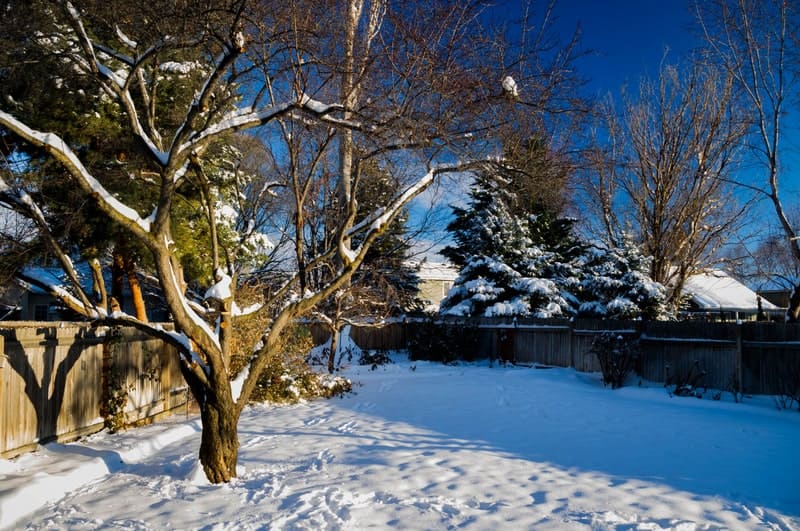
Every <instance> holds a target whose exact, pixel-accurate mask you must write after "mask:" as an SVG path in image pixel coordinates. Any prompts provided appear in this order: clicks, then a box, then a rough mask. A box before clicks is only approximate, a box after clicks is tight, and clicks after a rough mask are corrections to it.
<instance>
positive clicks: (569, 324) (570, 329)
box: [567, 317, 583, 371]
mask: <svg viewBox="0 0 800 531" xmlns="http://www.w3.org/2000/svg"><path fill="white" fill-rule="evenodd" d="M574 333H575V320H574V319H573V318H572V317H570V318H569V321H568V322H567V350H569V363H570V366H571V367H572V368H573V369H576V370H579V371H583V367H580V368H579V367H578V365H577V364H576V363H575V351H574V350H573V349H572V334H574Z"/></svg>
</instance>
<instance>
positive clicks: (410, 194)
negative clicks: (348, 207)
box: [347, 161, 485, 237]
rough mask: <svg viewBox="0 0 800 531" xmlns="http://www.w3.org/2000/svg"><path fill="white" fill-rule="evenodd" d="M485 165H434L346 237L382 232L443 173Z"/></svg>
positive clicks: (476, 163)
mask: <svg viewBox="0 0 800 531" xmlns="http://www.w3.org/2000/svg"><path fill="white" fill-rule="evenodd" d="M484 164H485V161H480V162H468V163H460V164H442V165H436V166H434V167H432V168H430V169H429V170H428V172H427V173H426V174H425V175H424V176H422V177H421V178H420V179H419V180H418V181H416V182H415V183H414V184H412V185H411V186H409V187H408V188H406V189H405V190H404V191H403V192H402V193H401V194H400V195H398V196H397V197H395V198H394V199H393V200H392V201H391V202H390V203H389V204H388V205H386V206H385V207H380V208H378V209H376V210H374V211H373V212H372V213H371V214H370V215H368V216H367V217H365V218H364V219H363V220H361V222H359V223H357V224H356V225H354V226H353V227H351V228H350V229H349V230H348V231H347V236H348V237H352V236H354V235H355V234H357V233H359V232H361V231H363V230H365V229H367V234H368V235H369V233H372V232H379V231H382V230H383V228H384V227H385V226H386V225H387V224H388V223H390V222H391V221H392V219H394V217H395V216H396V215H397V213H398V212H400V210H401V209H402V208H403V207H404V206H406V205H407V204H408V203H409V202H410V201H411V200H412V199H414V198H415V197H416V196H418V195H419V194H421V193H422V192H424V191H425V189H426V188H428V187H429V186H430V185H431V183H433V181H434V179H436V177H437V176H439V175H441V174H443V173H455V172H460V171H467V170H470V169H473V168H476V167H478V166H482V165H484Z"/></svg>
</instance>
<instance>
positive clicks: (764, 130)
mask: <svg viewBox="0 0 800 531" xmlns="http://www.w3.org/2000/svg"><path fill="white" fill-rule="evenodd" d="M696 12H697V17H698V20H699V22H700V25H701V28H702V30H703V34H704V36H705V39H706V43H707V45H708V48H709V52H710V54H709V55H710V58H711V61H713V62H715V63H717V64H719V65H720V66H721V67H722V68H723V69H725V70H726V71H727V72H728V73H729V75H730V76H732V77H733V79H734V80H735V81H736V85H737V88H738V89H739V90H740V91H741V94H742V96H743V98H744V99H745V100H746V101H747V107H748V108H749V109H750V110H751V113H752V115H751V118H752V120H753V122H754V124H755V127H754V128H753V130H752V131H751V133H752V134H751V142H750V145H751V147H752V150H753V153H754V156H755V157H756V159H757V160H758V162H759V163H760V164H761V166H762V167H763V170H764V176H763V181H762V183H760V184H759V183H756V184H753V183H743V184H745V185H746V186H748V187H750V188H751V189H753V188H754V189H757V190H758V191H759V192H760V193H761V194H763V196H765V197H766V198H767V199H768V200H769V202H770V203H771V204H772V207H773V209H774V212H775V215H776V217H777V220H778V223H779V225H780V227H781V230H782V232H783V235H784V237H783V245H785V246H786V247H787V249H789V251H790V252H791V255H792V256H793V257H794V260H795V261H797V262H798V263H800V233H799V232H798V226H797V225H795V224H792V222H791V219H790V217H789V215H788V213H787V207H786V206H785V204H784V197H783V196H782V194H781V179H782V177H783V175H782V173H783V169H782V156H783V142H782V138H781V137H782V134H783V128H784V123H785V122H784V120H785V117H786V114H787V112H788V111H789V110H790V109H789V107H788V106H787V104H788V103H789V102H790V98H791V97H792V96H794V97H797V96H798V93H797V84H796V79H797V74H798V71H797V66H798V64H799V63H798V55H797V54H798V51H800V49H799V48H798V38H799V37H800V36H798V33H797V28H798V27H800V18H798V15H799V14H800V13H799V12H798V9H797V3H796V2H790V1H787V0H763V1H761V0H715V1H714V2H697V3H696ZM792 69H794V71H793V70H792ZM787 319H788V320H789V321H793V322H796V321H798V320H800V279H795V281H794V291H793V293H792V296H791V300H790V304H789V308H788V310H787Z"/></svg>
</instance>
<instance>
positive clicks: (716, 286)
mask: <svg viewBox="0 0 800 531" xmlns="http://www.w3.org/2000/svg"><path fill="white" fill-rule="evenodd" d="M683 294H684V295H685V296H687V297H689V298H690V299H691V300H692V301H693V302H694V303H695V304H697V306H699V307H700V309H702V310H727V311H753V312H754V311H756V310H758V300H757V298H758V295H756V293H755V292H754V291H753V290H751V289H750V288H748V287H747V286H745V285H744V284H742V283H741V282H739V281H738V280H736V279H734V278H733V277H731V276H730V275H728V274H727V273H725V272H724V271H720V270H709V271H705V272H702V273H697V274H695V275H692V276H690V277H689V278H688V279H686V283H685V285H684V287H683ZM761 306H762V309H764V310H778V309H779V308H778V307H777V306H775V305H774V304H772V303H771V302H769V301H767V300H762V301H761Z"/></svg>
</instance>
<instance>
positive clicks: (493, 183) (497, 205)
mask: <svg viewBox="0 0 800 531" xmlns="http://www.w3.org/2000/svg"><path fill="white" fill-rule="evenodd" d="M513 200H514V197H513V194H512V193H511V192H509V191H508V188H507V187H505V186H504V182H503V180H502V179H501V178H498V177H496V176H492V175H488V174H485V173H484V174H480V175H478V176H477V177H476V182H475V184H474V186H473V188H472V191H471V192H470V203H469V206H468V207H467V208H465V209H461V208H455V209H454V212H455V219H454V221H453V222H452V223H451V224H450V226H449V227H448V229H449V230H450V231H451V232H452V233H453V238H454V241H455V245H454V246H450V247H447V248H445V249H444V250H443V251H442V254H444V255H445V256H447V257H448V258H449V259H450V260H451V261H453V263H455V264H456V265H457V266H459V267H460V268H461V273H460V275H459V277H458V278H457V279H456V281H455V283H454V285H453V288H452V289H451V290H450V293H449V294H448V296H447V297H446V298H445V299H444V300H443V301H442V304H441V311H442V313H444V314H449V315H461V316H487V317H491V316H500V315H521V316H534V317H541V318H547V317H556V316H560V315H568V314H571V313H572V312H573V308H574V297H573V296H572V295H571V291H572V290H571V288H572V287H575V286H577V285H578V284H579V279H578V277H577V274H578V269H577V264H576V263H574V258H575V256H577V255H578V252H576V251H577V249H579V245H578V243H577V241H576V240H575V239H574V238H573V237H572V235H571V234H570V230H571V225H572V222H571V221H570V220H565V219H555V220H554V219H552V218H551V217H550V216H548V215H546V214H544V213H542V214H539V215H531V216H528V217H521V216H519V215H518V214H515V213H514V212H513V211H512V209H511V208H510V206H511V205H512V202H513Z"/></svg>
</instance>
